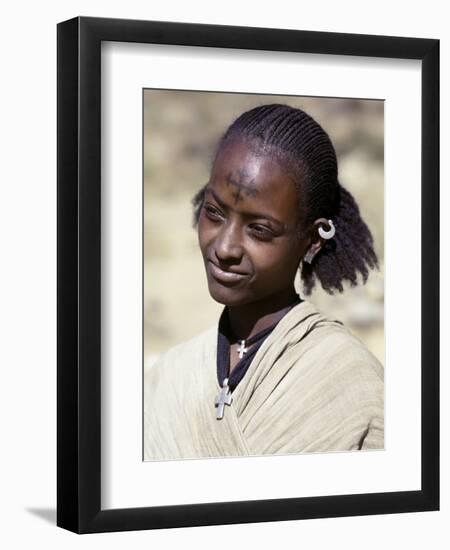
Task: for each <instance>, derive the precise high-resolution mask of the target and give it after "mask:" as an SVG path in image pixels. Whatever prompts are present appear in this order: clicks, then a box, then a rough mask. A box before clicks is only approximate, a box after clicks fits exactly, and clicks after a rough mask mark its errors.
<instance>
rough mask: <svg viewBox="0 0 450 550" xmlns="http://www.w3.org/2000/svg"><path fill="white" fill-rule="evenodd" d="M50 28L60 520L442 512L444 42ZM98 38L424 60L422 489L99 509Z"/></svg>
mask: <svg viewBox="0 0 450 550" xmlns="http://www.w3.org/2000/svg"><path fill="white" fill-rule="evenodd" d="M57 31H58V32H57V35H58V38H57V39H58V61H57V69H58V81H57V82H58V106H57V110H58V127H57V143H58V171H57V179H58V182H57V197H58V198H57V207H58V217H57V224H58V227H57V230H58V240H57V252H58V261H57V282H58V290H57V299H58V310H57V330H58V334H57V341H58V351H57V361H58V373H57V391H58V399H57V437H58V446H57V469H58V471H57V525H58V526H60V527H63V528H65V529H69V530H71V531H74V532H76V533H94V532H106V531H124V530H137V529H155V528H169V527H184V526H196V525H218V524H231V523H249V522H265V521H280V520H293V519H307V518H325V517H337V516H352V515H367V514H388V513H398V512H419V511H429V510H438V509H439V40H436V39H418V38H400V37H390V36H368V35H356V34H337V33H325V32H310V31H297V30H281V29H265V28H249V27H230V26H217V25H204V24H185V23H173V22H160V21H134V20H120V19H102V18H89V17H77V18H74V19H71V20H68V21H65V22H62V23H60V24H59V25H58V29H57ZM102 41H117V42H135V43H153V44H167V45H188V46H203V47H210V48H214V47H220V48H239V49H248V50H270V51H277V52H280V51H284V52H304V53H315V54H335V55H349V56H365V57H382V58H397V59H416V60H421V62H422V65H421V66H422V69H421V91H422V113H421V121H422V122H421V131H422V159H421V160H422V173H421V182H422V183H421V201H422V242H421V254H422V273H421V276H422V283H421V284H422V288H421V296H420V300H421V307H422V319H421V350H422V352H421V353H422V355H421V384H422V385H421V420H422V425H421V469H422V470H421V481H422V483H421V487H422V488H421V490H420V491H403V492H386V493H370V494H345V495H338V496H318V497H307V498H283V499H271V500H255V501H245V502H211V503H207V504H191V505H173V506H157V507H146V508H124V509H112V510H102V509H101V500H100V495H101V461H100V458H101V415H100V404H101V399H100V395H101V369H100V358H101V257H100V251H101V231H100V221H101V220H100V212H101V208H100V206H101V191H100V175H101V174H100V167H101V149H100V127H101V119H100V112H101V92H100V71H101V61H100V59H101V58H100V48H101V43H102ZM411 298H412V299H418V298H419V297H417V296H413V297H411Z"/></svg>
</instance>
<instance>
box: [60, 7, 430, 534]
mask: <svg viewBox="0 0 450 550" xmlns="http://www.w3.org/2000/svg"><path fill="white" fill-rule="evenodd" d="M57 207H58V388H57V389H58V426H57V427H58V430H57V431H58V480H57V481H58V495H57V497H58V505H57V524H58V525H59V526H60V527H63V528H66V529H69V530H71V531H74V532H77V533H93V532H104V531H121V530H137V529H155V528H169V527H183V526H196V525H218V524H230V523H249V522H265V521H280V520H290V519H308V518H320V517H336V516H350V515H363V514H364V515H366V514H388V513H398V512H415V511H428V510H438V508H439V41H438V40H435V39H417V38H400V37H387V36H368V35H350V34H335V33H320V32H309V31H293V30H283V29H263V28H250V27H227V26H216V25H200V24H184V23H183V24H181V23H171V22H156V21H132V20H114V19H100V18H85V17H79V18H75V19H72V20H69V21H65V22H63V23H60V24H59V25H58V204H57Z"/></svg>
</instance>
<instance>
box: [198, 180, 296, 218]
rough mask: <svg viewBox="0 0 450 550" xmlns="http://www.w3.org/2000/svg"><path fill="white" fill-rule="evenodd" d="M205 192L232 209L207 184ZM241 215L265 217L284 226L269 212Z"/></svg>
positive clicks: (220, 203) (223, 206)
mask: <svg viewBox="0 0 450 550" xmlns="http://www.w3.org/2000/svg"><path fill="white" fill-rule="evenodd" d="M205 192H206V193H211V195H212V196H213V197H214V200H215V201H216V202H217V203H218V204H219V205H220V206H221V207H222V208H226V209H229V210H234V209H233V208H232V207H231V206H229V205H228V204H226V203H225V202H223V200H222V199H221V198H220V197H219V196H218V195H217V193H216V192H215V191H214V190H213V189H211V188H210V187H209V185H207V186H206V189H205ZM240 214H242V215H243V216H247V217H249V218H266V219H268V220H271V221H273V222H274V223H276V224H278V225H281V226H282V227H285V224H284V223H282V222H280V221H279V220H277V219H276V218H274V217H273V216H271V215H270V214H264V213H262V212H240Z"/></svg>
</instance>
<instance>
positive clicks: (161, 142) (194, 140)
mask: <svg viewBox="0 0 450 550" xmlns="http://www.w3.org/2000/svg"><path fill="white" fill-rule="evenodd" d="M264 103H285V104H288V105H292V106H293V107H299V108H301V109H303V110H304V111H306V112H307V113H309V114H310V115H311V116H312V117H313V118H315V119H316V120H317V122H318V123H319V124H320V125H321V126H322V127H323V128H324V129H325V131H326V132H327V133H328V134H329V136H330V138H331V140H332V142H333V144H334V146H335V149H336V153H337V157H338V169H339V181H340V183H341V184H342V185H343V186H344V187H346V188H347V189H349V191H350V192H351V193H352V194H353V195H354V197H355V199H356V201H357V203H358V204H359V207H360V210H361V215H362V217H363V219H364V220H365V222H366V223H367V225H368V226H369V228H370V230H371V231H372V234H373V237H374V241H375V251H376V253H377V255H378V258H379V262H380V271H374V272H372V273H371V275H370V277H369V280H368V281H367V283H366V284H365V285H358V286H357V287H354V288H350V287H346V289H345V292H344V293H343V294H334V295H329V294H327V293H326V292H324V291H323V290H322V289H321V287H320V284H319V285H318V286H316V288H315V289H314V290H313V293H312V294H311V296H309V297H307V299H308V300H310V301H311V302H313V303H314V304H316V305H317V306H318V308H319V309H320V310H321V311H323V312H324V313H325V314H327V315H329V316H331V317H334V318H337V319H339V320H341V321H342V322H344V323H345V324H346V325H347V327H348V328H349V329H350V330H351V331H352V332H353V333H354V334H355V335H356V336H357V337H359V338H360V339H361V340H363V341H364V343H365V344H366V345H367V347H368V348H369V349H370V350H371V351H372V352H373V353H374V354H375V355H376V356H377V357H378V359H379V360H380V361H381V362H382V363H383V364H384V277H383V273H384V178H383V153H384V103H383V101H381V100H359V99H341V98H338V99H336V98H317V97H314V98H311V97H298V96H295V97H294V96H277V95H250V94H236V93H233V94H230V93H218V92H214V93H210V92H192V91H172V90H169V91H166V90H145V91H144V128H143V131H144V152H143V153H144V362H145V366H147V367H148V366H149V365H150V364H151V363H152V362H153V361H154V360H155V359H156V357H157V356H158V355H159V354H160V353H162V352H163V351H165V350H167V349H169V348H170V347H172V346H173V345H175V344H178V343H180V342H183V341H185V340H187V339H189V338H191V337H193V336H195V335H196V334H198V333H200V332H202V331H203V330H205V329H207V328H209V327H211V326H213V325H215V324H216V323H217V321H218V318H219V315H220V313H221V311H222V308H223V306H222V305H220V304H217V303H216V302H214V301H213V300H212V298H211V297H210V295H209V292H208V287H207V283H206V275H205V273H204V268H203V260H202V258H201V254H200V251H199V248H198V244H197V234H196V231H195V230H194V229H193V228H192V205H191V199H192V196H193V195H194V194H195V192H196V191H197V190H198V189H199V188H200V187H201V186H202V185H204V184H205V183H206V182H207V181H208V179H209V170H210V166H211V162H212V155H213V152H214V149H215V145H216V143H217V140H218V139H219V138H220V136H221V135H222V133H223V132H224V130H225V129H226V128H227V127H228V126H229V124H230V123H231V122H232V121H233V120H234V119H235V118H236V117H238V116H239V115H240V114H241V113H242V112H244V111H246V110H248V109H251V108H252V107H255V106H257V105H261V104H264ZM296 286H297V291H298V292H299V293H300V295H301V296H302V297H304V294H303V292H302V288H301V284H300V278H299V277H297V282H296Z"/></svg>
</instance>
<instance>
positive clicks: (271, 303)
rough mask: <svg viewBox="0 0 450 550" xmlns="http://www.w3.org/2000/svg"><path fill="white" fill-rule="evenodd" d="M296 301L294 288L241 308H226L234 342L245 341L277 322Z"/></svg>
mask: <svg viewBox="0 0 450 550" xmlns="http://www.w3.org/2000/svg"><path fill="white" fill-rule="evenodd" d="M296 299H297V294H296V292H295V289H294V287H292V288H290V289H289V290H288V291H283V292H282V293H280V294H279V295H276V296H274V297H271V298H270V300H268V299H267V298H266V299H264V300H261V301H259V302H252V303H251V304H246V305H243V306H228V319H229V323H230V327H231V330H232V331H233V334H234V335H235V337H236V340H247V339H248V338H251V337H252V336H254V335H255V334H258V332H260V331H261V330H264V329H265V328H267V327H269V326H270V325H272V324H274V323H276V322H277V321H279V320H280V319H281V318H282V317H283V316H284V315H285V314H286V312H287V311H288V310H289V307H290V306H291V305H292V303H293V302H295V300H296Z"/></svg>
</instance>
